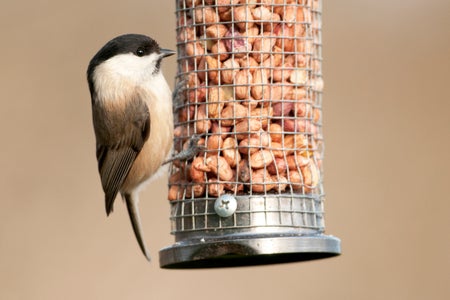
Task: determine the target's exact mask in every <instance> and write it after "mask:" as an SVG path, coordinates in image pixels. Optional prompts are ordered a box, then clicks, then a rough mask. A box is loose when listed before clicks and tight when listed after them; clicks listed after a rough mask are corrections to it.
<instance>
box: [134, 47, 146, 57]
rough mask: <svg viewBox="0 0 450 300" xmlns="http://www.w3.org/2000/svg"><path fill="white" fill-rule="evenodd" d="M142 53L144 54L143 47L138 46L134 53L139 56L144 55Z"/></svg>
mask: <svg viewBox="0 0 450 300" xmlns="http://www.w3.org/2000/svg"><path fill="white" fill-rule="evenodd" d="M144 54H145V51H144V49H143V48H138V49H137V50H136V55H137V56H139V57H141V56H144Z"/></svg>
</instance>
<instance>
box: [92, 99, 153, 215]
mask: <svg viewBox="0 0 450 300" xmlns="http://www.w3.org/2000/svg"><path fill="white" fill-rule="evenodd" d="M122 101H123V102H120V103H122V104H123V103H126V104H123V105H117V104H115V103H108V102H105V101H102V102H99V101H94V106H93V121H94V130H95V136H96V140H97V160H98V170H99V173H100V178H101V181H102V187H103V191H104V192H105V206H106V213H107V214H108V215H109V214H110V213H111V211H112V209H113V204H114V200H115V198H116V196H117V194H118V193H119V191H120V187H121V186H122V184H123V182H124V181H125V178H126V177H127V175H128V173H129V171H130V169H131V167H132V165H133V162H134V161H135V159H136V157H137V155H138V154H139V152H140V151H141V149H142V147H143V145H144V143H145V141H146V140H147V139H148V137H149V135H150V114H149V110H148V107H147V105H146V103H145V102H144V101H143V100H142V99H141V97H140V96H139V93H135V94H134V95H133V96H131V98H130V99H122Z"/></svg>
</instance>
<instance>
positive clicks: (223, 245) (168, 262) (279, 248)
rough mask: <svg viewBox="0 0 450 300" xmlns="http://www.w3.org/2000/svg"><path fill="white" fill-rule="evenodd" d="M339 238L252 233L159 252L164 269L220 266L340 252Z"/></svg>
mask: <svg viewBox="0 0 450 300" xmlns="http://www.w3.org/2000/svg"><path fill="white" fill-rule="evenodd" d="M340 253H341V242H340V240H339V239H338V238H336V237H333V236H327V235H323V234H318V235H311V236H309V235H308V236H305V235H296V234H292V235H280V234H254V235H240V236H234V237H233V236H232V237H229V236H228V237H222V238H221V237H217V238H213V239H212V238H208V239H198V240H196V241H192V240H191V241H188V242H185V241H183V242H177V243H175V244H173V245H172V246H169V247H166V248H163V249H161V250H160V252H159V264H160V267H161V268H167V269H192V268H222V267H238V266H255V265H267V264H276V263H287V262H299V261H306V260H313V259H321V258H327V257H332V256H336V255H339V254H340Z"/></svg>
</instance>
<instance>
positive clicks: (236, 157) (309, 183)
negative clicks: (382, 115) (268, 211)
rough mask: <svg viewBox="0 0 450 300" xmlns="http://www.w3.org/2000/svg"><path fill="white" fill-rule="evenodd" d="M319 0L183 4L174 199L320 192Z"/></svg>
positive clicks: (188, 0) (183, 0) (194, 0)
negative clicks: (191, 152)
mask: <svg viewBox="0 0 450 300" xmlns="http://www.w3.org/2000/svg"><path fill="white" fill-rule="evenodd" d="M319 6H320V1H319V0H296V1H294V0H178V1H177V40H178V52H179V56H178V74H177V77H178V78H177V79H178V81H179V82H181V83H182V85H181V88H180V90H179V91H178V92H179V97H178V103H176V105H175V119H176V127H175V130H174V135H175V140H174V141H175V143H174V146H175V151H177V152H179V151H181V150H182V149H186V148H187V147H188V144H189V138H190V136H192V135H193V134H196V135H200V136H201V139H200V140H199V145H202V146H203V148H204V150H202V151H201V152H200V153H198V154H197V156H196V157H194V158H193V159H192V160H189V161H183V162H181V161H178V162H175V163H174V164H173V166H172V171H171V176H170V178H169V195H168V198H169V200H185V199H195V198H201V197H218V196H220V195H221V194H223V193H233V194H236V195H238V194H258V193H264V194H266V193H269V192H270V193H274V194H277V193H278V194H281V193H296V194H302V193H303V194H308V193H315V192H318V190H319V187H320V184H321V162H322V135H321V92H322V90H323V81H322V77H321V57H320V55H321V53H320V47H321V46H320V13H319V10H320V7H319Z"/></svg>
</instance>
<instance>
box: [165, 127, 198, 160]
mask: <svg viewBox="0 0 450 300" xmlns="http://www.w3.org/2000/svg"><path fill="white" fill-rule="evenodd" d="M200 138H201V137H200V135H197V134H194V135H193V136H191V138H190V139H189V146H188V148H187V149H184V150H183V151H181V152H179V153H177V154H176V155H174V156H172V157H171V158H169V159H168V160H166V161H165V162H164V163H163V165H165V164H168V163H170V162H173V161H175V160H180V161H187V160H190V159H192V158H194V156H196V155H197V154H198V153H199V152H200V151H202V150H205V146H203V145H199V144H198V141H199V140H200Z"/></svg>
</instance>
